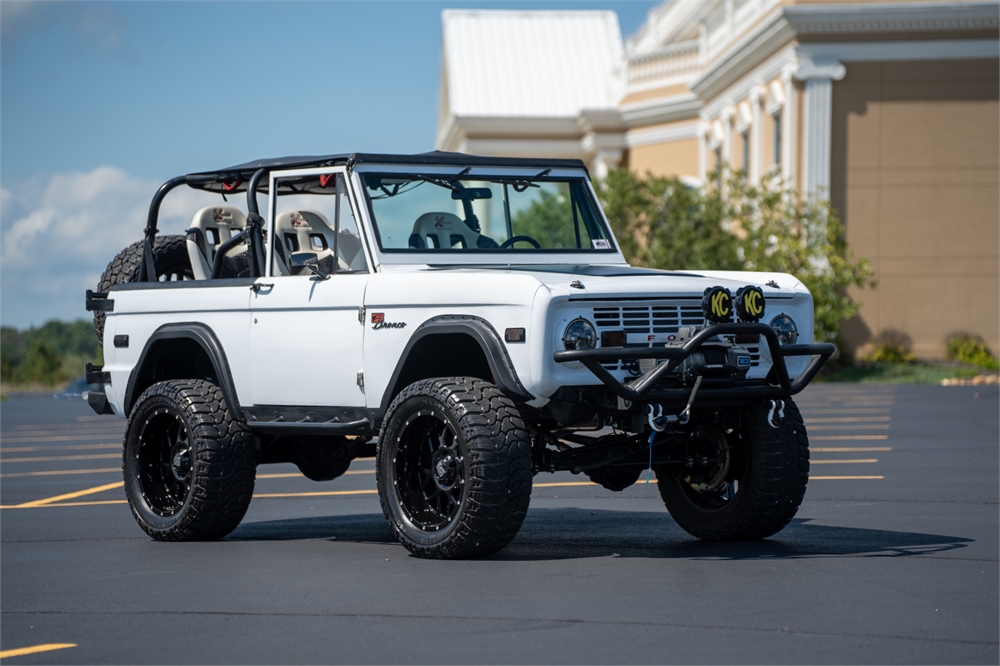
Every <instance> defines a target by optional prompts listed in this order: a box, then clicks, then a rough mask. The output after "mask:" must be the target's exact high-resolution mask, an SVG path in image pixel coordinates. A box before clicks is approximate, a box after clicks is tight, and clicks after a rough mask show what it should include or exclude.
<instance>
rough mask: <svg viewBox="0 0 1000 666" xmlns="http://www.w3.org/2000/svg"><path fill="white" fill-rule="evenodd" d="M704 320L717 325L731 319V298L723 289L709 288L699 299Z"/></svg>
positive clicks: (726, 290)
mask: <svg viewBox="0 0 1000 666" xmlns="http://www.w3.org/2000/svg"><path fill="white" fill-rule="evenodd" d="M701 309H702V312H704V313H705V319H707V320H709V321H710V322H712V323H713V324H719V323H722V322H726V321H732V319H733V297H732V295H731V294H730V293H729V290H728V289H726V288H725V287H709V288H708V289H706V290H705V295H704V297H703V298H702V299H701Z"/></svg>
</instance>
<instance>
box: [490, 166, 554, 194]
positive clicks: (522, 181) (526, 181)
mask: <svg viewBox="0 0 1000 666" xmlns="http://www.w3.org/2000/svg"><path fill="white" fill-rule="evenodd" d="M550 173H552V169H545V170H544V171H541V172H539V173H537V174H535V175H534V176H531V177H530V178H516V179H512V180H504V179H499V178H498V179H497V182H500V183H507V184H508V185H510V186H511V187H513V188H514V191H515V192H518V193H520V192H524V191H525V190H526V189H528V188H529V187H540V185H538V184H537V183H533V182H531V181H533V180H538V179H539V178H545V177H546V176H547V175H549V174H550Z"/></svg>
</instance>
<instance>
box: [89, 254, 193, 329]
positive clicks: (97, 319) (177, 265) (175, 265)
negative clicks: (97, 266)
mask: <svg viewBox="0 0 1000 666" xmlns="http://www.w3.org/2000/svg"><path fill="white" fill-rule="evenodd" d="M143 242H144V241H136V242H135V243H132V244H131V245H129V246H128V247H127V248H125V249H124V250H122V251H121V252H119V253H118V254H117V256H115V258H114V259H112V260H111V263H110V264H108V267H107V268H105V269H104V273H103V274H102V275H101V279H100V280H99V281H98V282H97V291H100V292H105V291H107V290H108V289H110V288H111V287H112V286H114V285H116V284H124V283H126V282H135V281H136V278H138V277H139V264H140V262H141V261H142V244H143ZM153 263H154V264H155V265H156V279H157V280H159V281H161V282H163V281H173V280H193V279H194V273H193V272H192V271H191V259H190V258H189V257H188V253H187V239H186V238H185V237H184V236H178V235H168V236H157V237H156V241H155V242H154V243H153ZM104 318H105V314H104V313H103V312H94V331H95V332H96V333H97V340H98V341H99V342H100V343H101V344H104Z"/></svg>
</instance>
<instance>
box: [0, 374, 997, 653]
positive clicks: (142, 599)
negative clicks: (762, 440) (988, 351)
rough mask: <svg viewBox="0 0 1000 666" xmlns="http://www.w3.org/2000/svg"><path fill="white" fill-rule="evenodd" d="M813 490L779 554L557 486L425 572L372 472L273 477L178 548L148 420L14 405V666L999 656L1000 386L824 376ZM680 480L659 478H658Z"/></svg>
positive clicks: (279, 469) (9, 468) (814, 413)
mask: <svg viewBox="0 0 1000 666" xmlns="http://www.w3.org/2000/svg"><path fill="white" fill-rule="evenodd" d="M798 402H799V404H800V406H801V408H802V412H803V414H804V415H805V417H806V425H807V428H808V429H809V433H810V441H811V446H812V462H813V465H812V475H811V477H810V483H809V489H808V491H807V494H806V499H805V502H804V503H803V505H802V508H801V510H800V511H799V514H798V517H797V518H796V519H795V521H794V522H793V523H792V525H790V526H789V527H788V528H786V529H785V530H784V531H782V532H781V533H779V534H778V535H776V536H775V537H773V538H771V539H767V540H764V541H759V542H753V543H734V544H719V543H708V542H701V541H698V540H696V539H694V538H692V537H690V536H688V535H687V534H686V533H684V532H683V531H682V530H681V529H680V528H679V527H677V525H676V524H675V523H674V522H673V520H672V519H671V518H670V516H669V514H668V513H667V512H666V510H665V509H664V507H663V504H662V502H661V501H660V498H659V495H658V493H657V491H656V487H655V485H653V484H652V483H650V484H648V485H647V484H644V483H643V482H642V481H640V483H639V484H637V485H635V486H632V487H631V488H629V489H627V490H626V491H624V492H622V493H611V492H609V491H606V490H604V489H602V488H600V487H599V486H595V485H593V484H590V483H589V482H587V479H586V478H584V477H579V476H573V475H570V474H568V473H566V474H559V475H546V474H542V475H539V476H537V477H536V478H535V488H534V491H533V495H532V500H531V509H530V511H529V513H528V518H527V521H526V522H525V525H524V527H523V529H522V530H521V532H520V534H519V535H518V537H517V538H516V539H515V541H514V542H513V543H512V544H511V545H510V546H509V547H508V548H506V549H505V550H504V551H501V552H500V553H499V554H497V555H495V556H493V557H491V558H488V559H485V560H478V561H460V562H441V561H427V560H420V559H415V558H412V557H410V556H409V555H408V553H407V552H406V551H405V550H404V549H403V548H402V547H401V546H399V545H398V544H396V543H395V542H394V541H393V540H392V538H391V536H390V533H389V531H388V528H387V527H386V525H385V520H384V518H383V516H382V513H381V511H380V509H379V504H378V499H377V496H376V495H375V491H374V487H375V478H374V474H373V461H371V460H357V461H355V463H354V465H353V466H352V468H351V470H350V471H349V472H348V474H347V475H345V476H344V477H342V478H340V479H337V480H336V481H333V482H328V483H314V482H311V481H308V480H307V479H305V478H304V477H302V476H301V475H300V474H299V473H298V471H297V470H296V468H295V467H294V466H291V465H274V466H266V467H262V468H261V469H260V470H259V472H258V481H257V486H256V494H255V499H254V501H253V503H252V505H251V507H250V511H249V513H248V514H247V517H246V519H245V520H244V522H243V524H242V525H241V526H240V527H239V528H238V529H237V530H236V531H235V532H234V533H233V534H232V535H230V536H229V537H228V538H226V539H225V540H223V541H220V542H215V543H179V544H169V543H158V542H154V541H152V540H150V539H149V538H147V537H146V535H145V534H144V533H143V532H142V531H141V530H140V529H139V527H138V526H137V525H136V524H135V522H134V521H133V519H132V516H131V514H130V513H129V510H128V507H127V506H126V504H125V499H124V492H123V490H122V488H121V472H120V447H121V434H122V431H123V427H124V422H122V421H120V420H117V419H115V418H113V417H99V416H96V415H94V414H93V413H92V412H90V410H89V409H88V408H87V407H86V405H85V404H83V403H82V402H77V401H72V402H68V401H56V400H53V399H52V398H51V397H45V398H38V397H35V398H19V397H14V398H11V399H10V400H8V401H6V402H4V403H3V405H2V407H0V418H2V423H0V505H2V511H0V538H2V543H0V610H2V633H0V658H3V661H4V663H10V664H21V663H24V664H35V663H345V662H346V663H388V662H391V663H667V662H670V663H676V662H681V663H704V662H709V663H718V662H735V663H993V664H996V663H997V662H998V657H1000V655H998V642H1000V641H998V634H1000V629H998V627H1000V612H998V608H1000V601H998V587H1000V579H998V569H1000V564H998V553H1000V536H998V532H1000V505H998V495H1000V465H998V463H1000V449H998V440H1000V433H998V419H1000V408H998V405H1000V396H998V390H997V387H995V386H993V387H936V386H897V387H894V386H860V385H830V384H827V385H814V386H812V387H810V388H809V389H807V390H806V392H805V393H803V394H802V395H801V396H800V398H799V400H798ZM654 481H655V479H654Z"/></svg>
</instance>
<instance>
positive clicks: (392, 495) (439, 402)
mask: <svg viewBox="0 0 1000 666" xmlns="http://www.w3.org/2000/svg"><path fill="white" fill-rule="evenodd" d="M375 474H376V476H375V478H376V483H377V485H378V494H379V502H380V503H381V505H382V511H383V513H384V514H385V517H386V520H387V521H388V523H389V527H390V528H391V529H392V531H393V533H394V534H395V536H396V538H397V539H398V540H399V542H400V543H402V544H403V546H405V547H406V548H407V549H408V550H409V551H410V552H412V553H413V554H414V555H416V556H418V557H429V558H442V559H446V558H465V557H481V556H483V555H489V554H490V553H494V552H496V551H498V550H500V549H501V548H503V547H504V546H506V545H507V544H508V543H510V541H511V539H513V538H514V536H515V535H516V534H517V531H518V529H520V527H521V523H522V522H523V521H524V516H525V515H526V514H527V511H528V502H529V501H530V499H531V477H532V462H531V440H530V437H529V435H528V432H527V429H526V428H525V426H524V423H523V422H522V421H521V417H520V414H519V413H518V411H517V408H516V407H515V406H514V404H513V403H512V402H511V401H510V400H509V399H508V398H507V397H506V396H504V395H503V393H502V392H501V391H500V390H499V389H497V387H496V386H494V385H493V384H491V383H489V382H486V381H483V380H481V379H474V378H470V377H446V378H440V379H425V380H422V381H419V382H415V383H413V384H410V385H409V386H407V387H406V388H405V389H403V390H402V391H401V392H400V393H399V395H397V396H396V398H395V399H394V400H393V401H392V404H391V405H389V409H388V410H387V412H386V416H385V419H384V420H383V423H382V429H381V431H380V433H379V441H378V453H377V457H376V464H375Z"/></svg>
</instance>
